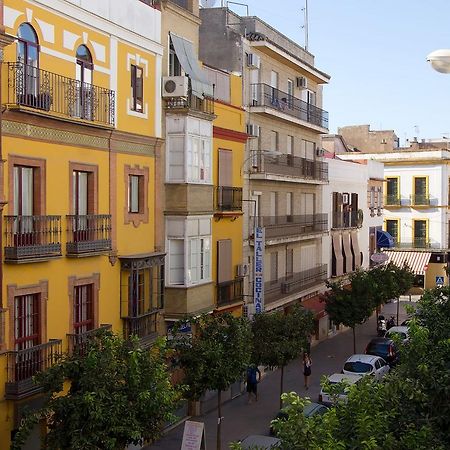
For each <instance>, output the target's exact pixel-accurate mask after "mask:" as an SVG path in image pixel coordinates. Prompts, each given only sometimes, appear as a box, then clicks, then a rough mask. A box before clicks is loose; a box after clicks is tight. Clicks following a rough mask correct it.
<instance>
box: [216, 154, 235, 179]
mask: <svg viewBox="0 0 450 450" xmlns="http://www.w3.org/2000/svg"><path fill="white" fill-rule="evenodd" d="M219 186H233V152H232V151H231V150H222V149H221V150H219Z"/></svg>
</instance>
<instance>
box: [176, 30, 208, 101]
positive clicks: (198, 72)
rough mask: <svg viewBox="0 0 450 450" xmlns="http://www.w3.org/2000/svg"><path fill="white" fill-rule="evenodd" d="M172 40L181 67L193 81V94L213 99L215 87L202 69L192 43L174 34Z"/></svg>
mask: <svg viewBox="0 0 450 450" xmlns="http://www.w3.org/2000/svg"><path fill="white" fill-rule="evenodd" d="M170 39H171V40H172V44H173V48H174V50H175V53H176V54H177V57H178V61H179V62H180V64H181V67H182V68H183V70H184V71H185V73H186V75H188V76H189V78H190V79H191V88H192V93H193V94H194V95H195V96H196V97H199V98H203V97H205V96H207V97H212V96H213V87H212V85H211V84H210V83H209V81H208V78H207V77H206V74H205V73H204V72H203V69H202V68H201V67H200V64H199V62H198V58H197V54H196V52H195V49H194V45H193V44H192V42H189V41H188V40H186V39H183V38H182V37H180V36H177V35H176V34H173V33H170Z"/></svg>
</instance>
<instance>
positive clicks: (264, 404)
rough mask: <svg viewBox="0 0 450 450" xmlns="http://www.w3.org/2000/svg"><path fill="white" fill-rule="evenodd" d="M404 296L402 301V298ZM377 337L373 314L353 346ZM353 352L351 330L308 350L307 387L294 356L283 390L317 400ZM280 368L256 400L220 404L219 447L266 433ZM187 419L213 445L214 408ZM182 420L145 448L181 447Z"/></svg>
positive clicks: (392, 311)
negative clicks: (328, 379)
mask: <svg viewBox="0 0 450 450" xmlns="http://www.w3.org/2000/svg"><path fill="white" fill-rule="evenodd" d="M404 299H405V300H404ZM407 299H408V297H405V296H403V297H402V300H401V301H400V305H399V324H400V323H401V322H402V321H403V320H404V319H405V318H406V317H407V314H406V312H405V308H404V306H405V305H406V304H412V305H414V301H413V302H409V301H408V300H407ZM382 314H384V315H385V316H386V318H389V317H390V316H391V315H394V316H396V314H397V303H396V302H392V303H388V304H386V305H385V306H384V308H383V310H382ZM376 336H377V330H376V317H375V314H374V315H372V317H371V318H370V319H369V320H368V321H367V322H366V323H364V324H362V325H359V326H357V327H356V348H357V352H358V353H364V350H365V348H366V345H367V344H368V342H369V341H370V340H371V339H372V338H373V337H376ZM352 354H353V335H352V331H351V330H350V329H349V330H346V331H343V332H339V333H337V334H336V335H335V336H332V337H330V338H329V339H326V340H324V341H322V342H320V343H318V344H317V345H314V346H313V347H312V350H311V357H312V363H313V364H312V375H311V377H310V383H309V389H308V390H305V388H304V379H303V364H302V360H301V358H300V359H297V360H295V361H293V362H292V363H291V364H289V365H288V366H287V367H286V368H285V372H284V373H285V375H284V389H283V390H284V392H291V391H295V392H297V393H298V394H300V395H301V396H303V397H309V398H310V399H311V401H313V402H317V401H318V396H319V392H320V380H321V377H322V376H323V375H330V374H332V373H336V372H340V371H341V369H342V366H343V363H344V361H345V360H346V359H347V358H348V357H349V356H351V355H352ZM279 393H280V370H275V371H270V372H266V375H265V376H264V378H263V379H262V381H261V382H260V383H259V385H258V397H259V399H258V402H253V403H251V404H248V403H247V395H246V393H245V394H244V395H241V396H239V397H237V398H235V399H233V400H231V401H229V402H227V403H225V404H224V405H223V407H222V415H223V421H222V450H225V449H228V448H229V444H230V443H231V442H235V441H238V440H240V439H243V438H244V437H246V436H248V435H251V434H265V435H267V434H268V433H269V426H270V421H271V420H272V419H273V418H274V417H275V415H276V414H277V412H278V407H279ZM190 420H194V421H197V422H203V423H204V424H205V433H206V448H207V449H208V450H212V449H215V447H216V427H217V410H213V411H210V412H209V413H207V414H205V415H203V416H199V417H192V418H190ZM183 429H184V423H181V424H180V425H178V426H176V427H174V428H173V429H171V430H170V431H168V432H167V433H165V434H164V435H163V437H162V438H161V439H160V440H159V441H157V442H155V443H154V444H152V445H150V446H147V447H145V449H147V450H156V449H163V450H180V448H181V443H182V439H183Z"/></svg>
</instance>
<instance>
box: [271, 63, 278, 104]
mask: <svg viewBox="0 0 450 450" xmlns="http://www.w3.org/2000/svg"><path fill="white" fill-rule="evenodd" d="M270 86H271V101H272V102H273V103H276V102H277V100H278V72H275V71H274V70H271V71H270Z"/></svg>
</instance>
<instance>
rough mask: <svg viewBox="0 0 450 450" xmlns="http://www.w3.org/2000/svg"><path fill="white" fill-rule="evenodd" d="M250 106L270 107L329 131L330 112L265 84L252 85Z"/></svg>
mask: <svg viewBox="0 0 450 450" xmlns="http://www.w3.org/2000/svg"><path fill="white" fill-rule="evenodd" d="M250 89H251V104H250V106H268V107H270V108H273V109H276V110H278V111H280V112H282V113H284V114H287V115H289V116H292V117H294V118H296V119H300V120H303V121H304V122H308V123H310V124H312V125H316V126H318V127H321V128H326V129H328V112H327V111H324V110H323V109H320V108H318V107H317V106H314V105H312V104H310V103H307V102H305V101H303V100H300V99H299V98H297V97H294V96H293V95H290V94H287V93H286V92H283V91H280V90H279V89H275V88H273V87H272V86H269V85H268V84H264V83H258V84H251V85H250Z"/></svg>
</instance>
